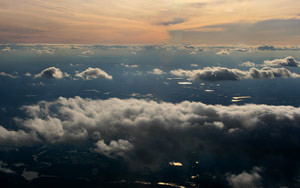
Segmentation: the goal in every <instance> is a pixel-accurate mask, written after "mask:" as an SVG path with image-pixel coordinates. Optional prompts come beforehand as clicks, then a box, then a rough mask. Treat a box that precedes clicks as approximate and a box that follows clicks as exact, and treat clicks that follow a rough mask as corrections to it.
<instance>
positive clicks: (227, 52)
mask: <svg viewBox="0 0 300 188" xmlns="http://www.w3.org/2000/svg"><path fill="white" fill-rule="evenodd" d="M230 53H231V52H230V51H229V50H227V49H222V50H220V51H218V52H217V53H216V54H217V55H229V54H230Z"/></svg>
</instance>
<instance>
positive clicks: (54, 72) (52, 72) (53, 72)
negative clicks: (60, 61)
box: [35, 67, 69, 79]
mask: <svg viewBox="0 0 300 188" xmlns="http://www.w3.org/2000/svg"><path fill="white" fill-rule="evenodd" d="M64 77H69V75H68V74H67V73H63V72H62V71H61V70H60V69H59V68H56V67H48V68H46V69H44V70H42V72H40V73H39V74H36V75H35V78H55V79H61V78H64Z"/></svg>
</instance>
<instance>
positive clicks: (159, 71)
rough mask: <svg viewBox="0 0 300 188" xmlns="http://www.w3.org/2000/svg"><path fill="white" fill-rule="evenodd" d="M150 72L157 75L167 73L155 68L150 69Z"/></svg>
mask: <svg viewBox="0 0 300 188" xmlns="http://www.w3.org/2000/svg"><path fill="white" fill-rule="evenodd" d="M148 73H149V74H156V75H162V74H166V73H165V72H164V71H163V70H161V69H158V68H155V69H153V70H152V71H148Z"/></svg>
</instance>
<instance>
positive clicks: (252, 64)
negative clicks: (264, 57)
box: [240, 61, 256, 67]
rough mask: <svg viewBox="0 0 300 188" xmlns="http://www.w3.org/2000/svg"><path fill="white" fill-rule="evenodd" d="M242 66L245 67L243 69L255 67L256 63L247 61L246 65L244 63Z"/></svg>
mask: <svg viewBox="0 0 300 188" xmlns="http://www.w3.org/2000/svg"><path fill="white" fill-rule="evenodd" d="M240 66H243V67H255V66H256V65H255V63H253V62H251V61H246V62H244V63H242V64H241V65H240Z"/></svg>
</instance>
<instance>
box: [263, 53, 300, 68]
mask: <svg viewBox="0 0 300 188" xmlns="http://www.w3.org/2000/svg"><path fill="white" fill-rule="evenodd" d="M264 65H265V66H290V67H299V62H298V61H297V60H296V59H294V58H293V57H292V56H288V57H286V58H283V59H274V60H266V61H264Z"/></svg>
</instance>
